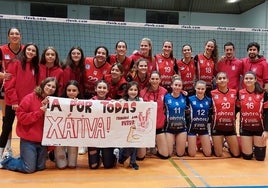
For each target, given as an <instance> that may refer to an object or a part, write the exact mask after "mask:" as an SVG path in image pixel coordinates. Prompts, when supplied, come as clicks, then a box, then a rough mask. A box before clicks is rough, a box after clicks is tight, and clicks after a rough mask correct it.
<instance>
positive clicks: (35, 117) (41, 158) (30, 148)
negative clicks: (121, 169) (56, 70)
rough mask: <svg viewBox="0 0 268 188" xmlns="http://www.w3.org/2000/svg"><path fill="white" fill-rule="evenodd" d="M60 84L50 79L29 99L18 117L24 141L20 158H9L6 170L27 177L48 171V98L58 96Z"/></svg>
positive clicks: (20, 133)
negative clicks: (45, 139)
mask: <svg viewBox="0 0 268 188" xmlns="http://www.w3.org/2000/svg"><path fill="white" fill-rule="evenodd" d="M57 86H58V85H57V80H56V79H55V78H54V77H53V78H52V77H48V78H46V79H45V80H43V81H42V82H41V84H40V86H38V87H37V88H36V89H35V91H34V92H32V93H30V94H28V95H26V96H25V97H24V98H23V99H22V101H21V103H20V104H19V107H18V108H17V111H16V115H17V118H18V122H17V129H16V131H17V135H18V136H19V137H20V157H19V158H13V157H9V158H6V159H5V160H4V161H2V163H1V165H2V167H3V168H6V169H8V170H12V171H19V172H23V173H33V172H36V171H40V170H44V169H45V167H46V159H47V147H46V146H42V145H41V141H42V137H43V128H44V117H45V116H44V114H45V111H46V109H47V105H48V102H49V101H48V98H47V97H48V96H55V95H57V89H58V87H57Z"/></svg>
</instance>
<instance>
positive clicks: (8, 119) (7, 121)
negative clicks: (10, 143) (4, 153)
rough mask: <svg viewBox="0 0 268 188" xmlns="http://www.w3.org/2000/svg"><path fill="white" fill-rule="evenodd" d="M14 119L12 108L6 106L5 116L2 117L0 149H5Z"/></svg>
mask: <svg viewBox="0 0 268 188" xmlns="http://www.w3.org/2000/svg"><path fill="white" fill-rule="evenodd" d="M14 119H15V111H14V110H12V106H9V105H6V114H5V117H3V126H2V133H1V136H0V148H5V147H6V144H7V140H8V136H9V134H10V133H11V132H12V125H13V122H14Z"/></svg>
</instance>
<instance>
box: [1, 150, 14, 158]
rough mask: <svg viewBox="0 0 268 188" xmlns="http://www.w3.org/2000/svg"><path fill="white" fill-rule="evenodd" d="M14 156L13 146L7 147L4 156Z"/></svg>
mask: <svg viewBox="0 0 268 188" xmlns="http://www.w3.org/2000/svg"><path fill="white" fill-rule="evenodd" d="M8 157H13V151H12V149H11V148H6V151H5V152H4V154H3V158H4V159H5V158H8Z"/></svg>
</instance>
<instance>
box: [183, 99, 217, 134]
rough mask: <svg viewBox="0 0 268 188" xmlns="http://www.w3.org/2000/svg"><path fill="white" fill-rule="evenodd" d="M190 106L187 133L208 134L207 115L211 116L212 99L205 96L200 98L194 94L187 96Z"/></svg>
mask: <svg viewBox="0 0 268 188" xmlns="http://www.w3.org/2000/svg"><path fill="white" fill-rule="evenodd" d="M188 102H189V107H190V123H189V127H188V134H189V135H196V134H198V135H204V134H208V131H209V130H208V123H209V119H210V118H209V117H210V116H211V107H212V101H211V98H209V97H207V96H205V97H204V98H203V99H202V100H200V99H198V98H197V97H196V96H195V95H193V96H190V97H189V98H188Z"/></svg>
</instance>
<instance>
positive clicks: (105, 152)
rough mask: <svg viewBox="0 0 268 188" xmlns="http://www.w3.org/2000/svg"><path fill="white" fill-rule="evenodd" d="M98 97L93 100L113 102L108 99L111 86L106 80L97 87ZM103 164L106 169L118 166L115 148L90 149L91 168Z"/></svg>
mask: <svg viewBox="0 0 268 188" xmlns="http://www.w3.org/2000/svg"><path fill="white" fill-rule="evenodd" d="M95 92H96V95H95V96H93V97H92V98H91V99H92V100H111V98H110V97H108V92H109V86H108V84H107V82H105V81H104V80H99V81H97V83H96V86H95ZM101 160H102V163H103V166H104V168H113V167H114V166H115V165H116V156H115V155H114V148H96V147H89V148H88V164H89V168H91V169H97V168H99V166H100V163H101Z"/></svg>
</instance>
